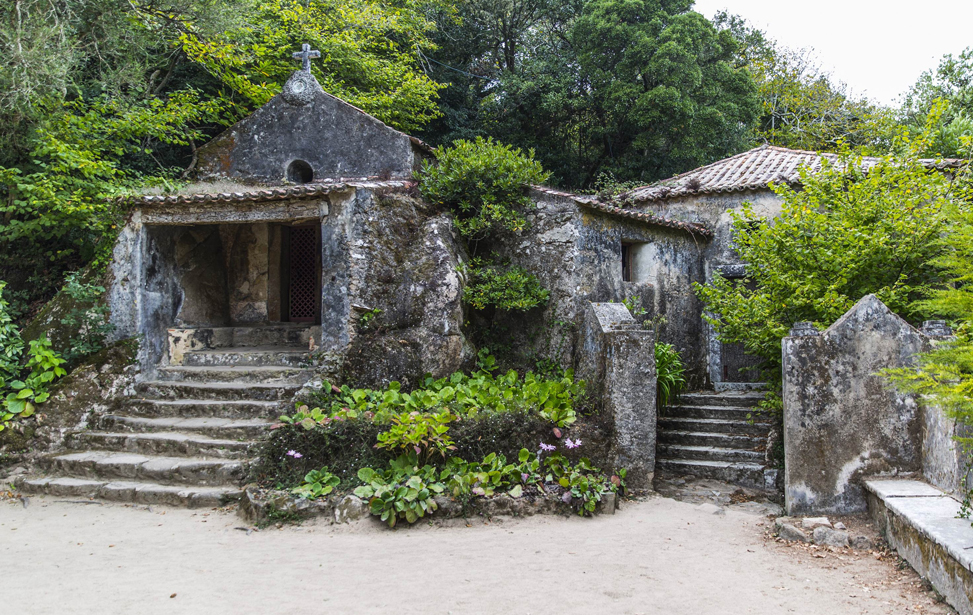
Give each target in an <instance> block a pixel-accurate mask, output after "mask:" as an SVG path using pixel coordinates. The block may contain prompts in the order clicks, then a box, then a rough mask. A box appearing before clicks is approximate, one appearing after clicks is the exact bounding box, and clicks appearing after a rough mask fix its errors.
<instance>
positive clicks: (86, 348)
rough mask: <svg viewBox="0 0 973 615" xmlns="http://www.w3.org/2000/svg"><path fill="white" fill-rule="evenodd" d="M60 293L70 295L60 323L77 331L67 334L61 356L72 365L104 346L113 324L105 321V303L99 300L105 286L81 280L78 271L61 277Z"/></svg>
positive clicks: (106, 310) (106, 314)
mask: <svg viewBox="0 0 973 615" xmlns="http://www.w3.org/2000/svg"><path fill="white" fill-rule="evenodd" d="M64 292H65V293H67V295H68V296H69V297H71V302H72V304H73V305H74V307H73V308H72V309H71V311H69V312H68V314H67V316H65V317H64V318H62V319H61V324H62V325H66V326H68V327H70V328H71V329H72V330H74V331H77V333H76V334H75V335H73V336H72V337H71V339H70V341H69V348H68V351H67V352H66V353H65V355H64V358H65V359H66V360H67V361H68V362H69V363H72V364H73V363H76V362H78V361H80V360H81V359H84V358H85V357H88V356H90V355H93V354H95V353H96V352H98V351H100V350H101V349H102V348H104V347H105V340H106V339H107V337H108V335H109V334H110V333H111V332H112V331H114V330H115V325H113V324H111V323H110V322H109V321H108V316H109V314H110V310H109V309H108V306H107V305H104V304H102V303H101V301H100V298H101V296H102V295H104V294H105V287H103V286H98V285H96V284H91V283H86V282H82V281H81V272H80V271H76V272H74V273H71V274H69V275H68V276H67V277H66V278H65V280H64Z"/></svg>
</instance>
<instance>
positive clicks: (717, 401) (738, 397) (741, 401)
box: [675, 391, 764, 408]
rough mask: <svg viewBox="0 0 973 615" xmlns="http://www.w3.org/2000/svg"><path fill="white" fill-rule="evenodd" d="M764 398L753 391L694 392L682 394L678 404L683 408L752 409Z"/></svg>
mask: <svg viewBox="0 0 973 615" xmlns="http://www.w3.org/2000/svg"><path fill="white" fill-rule="evenodd" d="M763 398H764V395H763V393H759V392H753V391H723V392H720V393H716V392H714V391H694V392H692V393H682V394H680V395H679V397H677V398H676V400H675V401H676V402H678V404H679V405H682V406H736V407H739V408H752V407H754V406H756V405H757V404H758V403H760V401H761V400H762V399H763Z"/></svg>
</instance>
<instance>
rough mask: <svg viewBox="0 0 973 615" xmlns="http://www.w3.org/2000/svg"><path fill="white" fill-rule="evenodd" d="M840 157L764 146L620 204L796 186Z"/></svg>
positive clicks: (952, 163) (951, 162)
mask: <svg viewBox="0 0 973 615" xmlns="http://www.w3.org/2000/svg"><path fill="white" fill-rule="evenodd" d="M837 159H838V155H837V154H826V153H817V152H808V151H804V150H794V149H787V148H784V147H775V146H772V145H761V146H760V147H757V148H755V149H752V150H750V151H748V152H743V153H742V154H737V155H736V156H731V157H729V158H725V159H723V160H719V161H717V162H714V163H712V164H708V165H706V166H704V167H699V168H698V169H693V170H692V171H688V172H686V173H683V174H682V175H676V176H675V177H673V178H671V179H666V180H662V181H660V182H656V183H654V184H651V185H649V186H643V187H641V188H636V189H634V190H631V191H629V192H626V193H625V194H622V195H619V196H618V200H619V201H635V202H648V201H659V200H662V199H666V198H672V197H678V196H685V195H688V194H714V193H720V192H742V191H745V190H764V189H766V188H767V186H768V185H769V184H770V183H771V182H775V183H787V184H796V183H799V182H800V180H801V176H800V172H799V170H800V168H801V167H802V166H806V167H807V168H808V169H809V170H810V171H811V172H812V173H813V172H817V171H820V170H821V168H822V162H823V161H824V160H828V161H830V162H834V161H836V160H837ZM879 160H880V158H872V157H867V156H866V157H864V158H862V160H861V164H862V168H863V169H865V170H868V169H870V168H871V167H873V166H875V165H876V164H877V163H878V162H879ZM922 162H923V163H925V164H926V165H927V166H929V167H934V166H935V167H937V168H956V167H958V166H960V165H961V164H962V163H963V161H961V160H955V159H945V160H938V161H937V160H923V161H922Z"/></svg>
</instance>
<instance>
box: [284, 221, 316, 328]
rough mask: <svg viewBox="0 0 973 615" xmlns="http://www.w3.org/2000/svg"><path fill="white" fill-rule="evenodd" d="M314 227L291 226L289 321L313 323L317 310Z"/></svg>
mask: <svg viewBox="0 0 973 615" xmlns="http://www.w3.org/2000/svg"><path fill="white" fill-rule="evenodd" d="M317 248H318V242H317V230H316V229H315V228H313V227H295V228H292V229H291V254H290V258H291V263H290V265H291V276H290V314H289V316H290V318H289V319H290V321H291V322H313V321H314V319H315V316H316V312H317V305H318V302H317V293H318V285H317V279H316V276H317V267H316V263H317Z"/></svg>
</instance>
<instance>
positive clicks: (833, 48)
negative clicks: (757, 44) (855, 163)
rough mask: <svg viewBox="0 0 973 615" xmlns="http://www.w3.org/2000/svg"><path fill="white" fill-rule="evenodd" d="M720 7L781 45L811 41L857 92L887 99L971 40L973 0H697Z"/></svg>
mask: <svg viewBox="0 0 973 615" xmlns="http://www.w3.org/2000/svg"><path fill="white" fill-rule="evenodd" d="M721 9H726V10H728V11H729V12H730V13H735V14H737V15H740V16H742V17H744V18H746V19H747V20H748V21H749V22H750V23H751V24H753V25H755V26H757V27H758V28H759V29H761V30H763V31H764V32H766V33H767V34H768V35H769V36H770V38H773V39H776V40H777V41H778V42H780V43H781V44H783V45H784V46H787V47H793V48H800V47H813V48H814V49H815V51H816V52H817V56H818V59H819V60H820V61H821V64H822V65H823V66H824V67H826V68H828V69H830V72H831V73H832V74H833V75H834V76H835V77H836V78H837V79H838V80H840V81H844V82H845V83H847V84H848V85H849V86H851V88H852V89H853V90H854V91H855V92H856V93H858V94H864V95H866V96H868V97H869V98H871V99H872V100H874V101H875V102H880V103H884V104H892V103H894V102H895V100H896V99H897V98H899V97H900V96H901V95H902V94H903V93H904V92H905V91H906V90H907V89H908V88H909V86H911V85H912V84H913V83H915V80H916V78H917V77H918V76H919V75H920V74H921V73H922V71H924V70H926V69H929V68H933V67H935V66H937V65H938V64H939V59H940V58H941V57H942V56H943V55H945V54H947V53H952V54H953V55H956V54H958V53H960V52H961V51H963V49H965V48H966V47H970V46H973V0H940V1H938V2H930V1H928V0H926V1H919V2H916V1H912V2H905V1H904V0H816V1H811V2H796V1H794V0H697V1H696V7H695V10H697V11H699V12H700V13H702V14H703V15H705V16H707V17H712V16H713V15H714V14H715V13H716V12H717V11H719V10H721Z"/></svg>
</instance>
